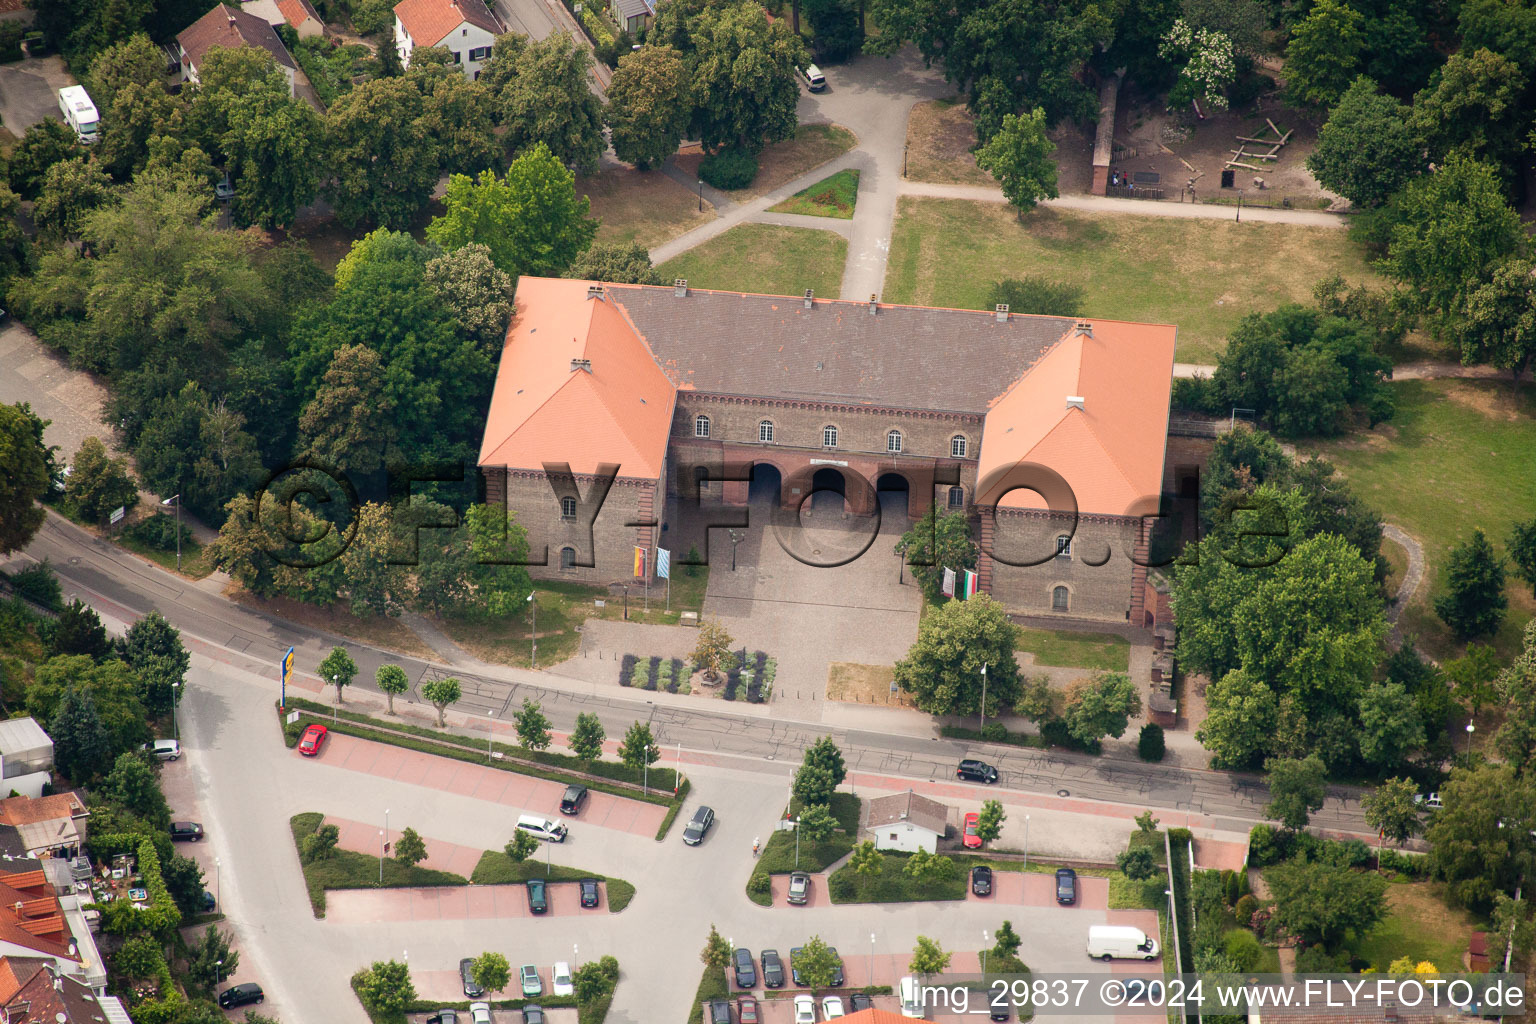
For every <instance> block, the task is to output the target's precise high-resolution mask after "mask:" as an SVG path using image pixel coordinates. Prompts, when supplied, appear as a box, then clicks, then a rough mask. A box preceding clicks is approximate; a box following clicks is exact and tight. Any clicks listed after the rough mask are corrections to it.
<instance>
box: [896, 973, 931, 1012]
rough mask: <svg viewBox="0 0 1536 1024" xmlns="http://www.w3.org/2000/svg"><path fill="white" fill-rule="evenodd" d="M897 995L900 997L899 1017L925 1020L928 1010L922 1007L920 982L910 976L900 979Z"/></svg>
mask: <svg viewBox="0 0 1536 1024" xmlns="http://www.w3.org/2000/svg"><path fill="white" fill-rule="evenodd" d="M896 991H897V994H898V995H899V996H900V997H901V1015H902V1016H903V1017H910V1018H912V1019H913V1020H927V1019H928V1009H927V1007H925V1006H924V1005H923V991H922V982H921V981H919V980H918V979H917V978H914V977H913V976H912V975H910V974H909V975H907V976H906V977H905V978H902V979H901V984H900V986H898V988H897V990H896Z"/></svg>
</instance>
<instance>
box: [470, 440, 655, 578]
mask: <svg viewBox="0 0 1536 1024" xmlns="http://www.w3.org/2000/svg"><path fill="white" fill-rule="evenodd" d="M481 472H482V473H483V474H484V479H485V493H486V501H487V502H489V503H491V504H498V503H500V502H502V501H505V502H506V506H507V508H508V509H509V510H511V511H513V512H515V513H517V522H518V523H519V524H521V525H522V526H523V528H524V529H526V530H527V531H528V560H529V562H530V563H533V564H530V565H529V566H528V572H529V574H530V575H532V576H533V577H534V578H535V579H562V580H573V581H575V582H579V583H598V584H606V583H613V582H615V581H619V580H624V581H628V580H630V579H633V578H634V549H635V548H636V547H637V546H638V547H643V548H645V549H646V551H647V552H650V551H651V545H652V544H653V543H654V541H655V533H654V530H655V528H654V527H651V526H642V525H631V524H640V523H645V522H648V521H653V520H655V519H657V518H659V517H658V516H657V514H656V509H657V506H658V502H657V501H656V494H657V490H658V481H656V480H635V479H632V478H626V477H619V478H617V479H615V480H614V481H613V485H612V486H611V487H610V489H609V491H608V495H607V497H606V498H605V499H604V501H603V503H602V506H601V508H600V509H599V510H598V512H597V515H596V517H595V518H592V517H591V514H590V513H588V512H587V511H586V509H587V507H588V505H589V503H590V499H592V498H593V497H594V495H593V488H594V486H595V485H597V484H598V480H597V478H595V477H593V476H582V475H577V476H573V477H570V478H566V479H559V478H556V480H555V482H554V484H553V485H552V484H551V480H550V477H549V476H548V475H547V474H545V473H543V472H534V471H527V470H504V469H497V468H495V467H481ZM564 499H571V500H572V501H573V502H574V504H575V513H576V514H575V515H570V516H568V515H565V514H564V510H565V507H566V506H563V505H562V501H563V500H564ZM587 520H590V522H591V525H590V527H589V526H588V523H587ZM646 557H647V559H650V558H651V557H653V556H652V555H650V554H647V556H646ZM541 563H542V564H541ZM567 563H569V564H567Z"/></svg>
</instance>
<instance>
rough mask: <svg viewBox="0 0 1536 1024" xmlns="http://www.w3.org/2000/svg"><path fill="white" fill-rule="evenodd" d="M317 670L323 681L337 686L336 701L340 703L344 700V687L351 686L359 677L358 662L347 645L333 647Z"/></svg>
mask: <svg viewBox="0 0 1536 1024" xmlns="http://www.w3.org/2000/svg"><path fill="white" fill-rule="evenodd" d="M316 671H318V672H319V674H320V681H321V682H322V683H325V684H327V685H330V686H334V687H336V703H338V704H340V703H342V702H343V698H342V695H341V691H342V689H343V688H344V687H347V686H351V685H352V680H353V679H355V678H357V662H355V661H353V660H352V655H350V654H348V653H347V649H346V648H345V647H332V648H331V653H329V654H327V655H326V656H325V658H324V659H323V660H321V662H320V666H319V668H318V669H317V670H316Z"/></svg>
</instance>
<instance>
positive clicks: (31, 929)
mask: <svg viewBox="0 0 1536 1024" xmlns="http://www.w3.org/2000/svg"><path fill="white" fill-rule="evenodd" d="M11 956H22V957H45V958H47V959H48V960H50V961H51V962H52V963H53V966H54V967H55V968H56V969H57V970H58V971H59V972H61V973H63V974H67V975H70V976H71V977H74V978H77V979H79V981H80V982H81V983H82V984H84V985H85V986H86V987H87V988H89V989H90V990H91V991H93V992H102V991H104V990H105V989H106V985H107V967H106V964H105V962H104V961H103V960H102V957H101V952H100V951H99V950H98V949H97V948H96V940H95V938H94V937H93V936H92V934H91V929H90V925H89V923H88V922H87V921H86V919H85V909H84V906H83V905H82V902H81V899H80V897H78V896H75V895H69V896H58V895H55V893H54V888H53V885H52V884H51V883H50V882H49V881H48V878H47V876H46V875H45V873H44V872H43V867H42V864H41V863H40V862H38V861H35V860H3V859H0V957H11Z"/></svg>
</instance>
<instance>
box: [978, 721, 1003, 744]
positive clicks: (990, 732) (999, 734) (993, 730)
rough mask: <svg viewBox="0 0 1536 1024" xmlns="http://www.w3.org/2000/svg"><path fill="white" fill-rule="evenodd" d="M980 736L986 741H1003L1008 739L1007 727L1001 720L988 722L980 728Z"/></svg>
mask: <svg viewBox="0 0 1536 1024" xmlns="http://www.w3.org/2000/svg"><path fill="white" fill-rule="evenodd" d="M981 738H982V739H984V740H986V741H987V742H988V743H1005V742H1007V740H1008V727H1007V726H1006V725H1004V724H1003V723H1002V722H998V721H991V722H988V723H987V724H986V725H984V726H982V728H981Z"/></svg>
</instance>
